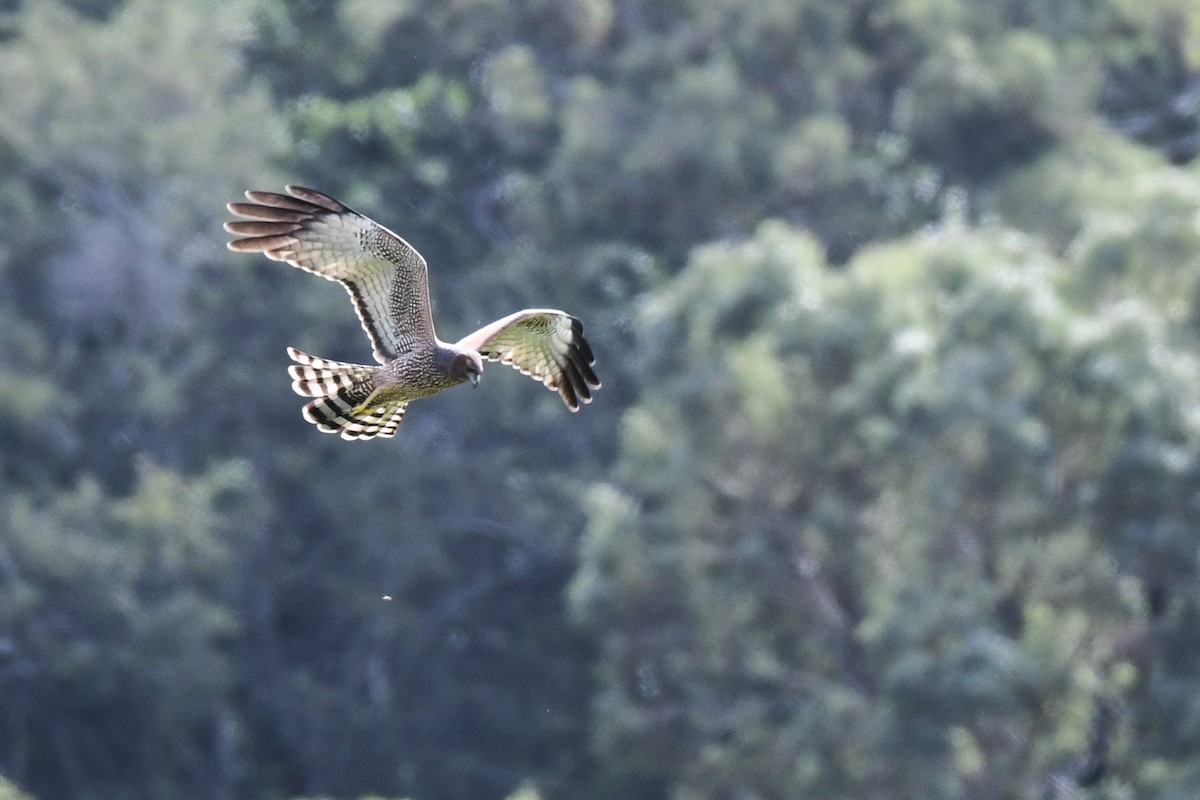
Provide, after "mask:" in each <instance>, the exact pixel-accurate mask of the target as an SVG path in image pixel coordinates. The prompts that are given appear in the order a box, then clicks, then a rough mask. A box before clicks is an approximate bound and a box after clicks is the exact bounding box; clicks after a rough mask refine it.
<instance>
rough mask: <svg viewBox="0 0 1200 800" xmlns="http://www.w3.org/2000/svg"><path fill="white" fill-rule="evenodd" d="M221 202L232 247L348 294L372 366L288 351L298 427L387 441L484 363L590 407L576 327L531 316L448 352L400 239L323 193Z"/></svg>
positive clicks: (419, 263) (567, 318)
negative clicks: (299, 405) (300, 418)
mask: <svg viewBox="0 0 1200 800" xmlns="http://www.w3.org/2000/svg"><path fill="white" fill-rule="evenodd" d="M246 198H247V199H248V200H250V201H251V202H249V203H230V204H229V205H228V208H229V210H230V212H232V213H233V214H234V215H235V216H238V217H243V218H244V219H241V220H235V221H232V222H226V223H225V230H226V231H228V232H229V233H232V234H235V235H237V236H239V237H241V238H237V239H233V240H232V241H230V242H229V249H230V250H235V251H237V252H241V253H262V254H263V255H265V256H266V257H267V258H270V259H273V260H275V261H285V262H287V263H288V264H291V265H292V266H294V267H299V268H300V269H303V270H307V271H308V272H312V273H315V274H317V275H320V276H321V277H323V278H327V279H329V280H331V281H337V282H338V283H340V284H342V286H344V287H346V291H347V292H349V293H350V299H351V300H352V301H353V303H354V310H355V311H356V312H358V318H359V320H361V321H362V326H363V329H364V330H365V331H366V332H367V337H368V338H369V339H370V340H371V347H372V349H373V351H374V353H373V354H374V356H375V360H376V361H377V362H379V366H373V365H367V364H347V363H343V362H341V361H331V360H329V359H326V358H317V357H316V356H311V355H309V354H308V353H302V352H300V351H299V350H297V349H296V348H294V347H289V348H288V351H287V352H288V355H289V356H290V357H291V359H292V361H294V362H296V363H294V364H292V365H291V366H290V367H289V368H288V374H290V375H291V377H292V389H293V390H294V391H295V392H296V393H297V394H299V395H301V396H302V397H311V398H314V399H313V400H312V401H310V402H309V403H308V404H307V405H306V406H304V412H303V413H304V418H305V419H306V420H308V421H309V422H311V423H312V424H314V425H316V426H317V430H320V431H324V432H325V433H339V434H341V437H342V438H343V439H350V440H355V439H371V438H373V437H375V436H381V437H391V436H394V435H395V434H396V429H397V428H398V427H399V425H400V420H401V419H402V418H403V417H404V411H405V409H407V408H408V404H409V403H410V402H412V401H413V400H418V399H420V398H422V397H429V396H431V395H434V394H437V393H438V392H440V391H442V390H443V389H448V388H450V387H451V386H455V385H457V384H460V383H464V382H466V381H470V382H471V384H472V385H475V386H477V385H478V384H479V376H480V375H481V374H482V373H483V361H484V360H485V359H486V360H488V361H498V362H500V363H501V364H509V365H511V366H513V367H515V368H516V369H517V370H519V371H520V372H521V373H523V374H525V375H528V376H530V377H531V378H533V379H535V380H538V381H541V382H542V384H544V385H545V386H547V387H549V388H550V389H552V390H554V391H556V392H558V394H559V396H560V397H562V400H563V402H564V403H566V405H567V408H569V409H570V410H571V411H578V410H579V406H580V404H581V403H590V402H591V400H592V392H593V391H595V390H596V389H599V388H600V380H599V379H598V378H597V377H596V373H595V372H594V371H593V370H592V365H593V364H594V363H595V359H594V358H593V356H592V348H591V347H590V346H589V345H588V343H587V340H586V339H584V338H583V324H582V323H580V321H579V320H578V319H576V318H575V317H572V316H571V315H570V314H567V313H565V312H563V311H557V310H554V309H549V308H528V309H525V310H524V311H518V312H516V313H515V314H509V315H508V316H507V317H504V318H503V319H498V320H496V321H495V322H492V323H491V324H488V325H485V326H483V327H482V328H480V329H479V330H477V331H475V332H474V333H471V334H468V335H467V336H465V337H464V338H462V339H460V340H459V341H457V342H455V343H454V344H449V343H447V342H443V341H442V340H441V339H439V338H438V337H437V334H435V333H434V330H433V314H432V312H431V310H430V306H429V274H428V269H427V267H426V264H425V259H424V258H423V257H422V256H421V254H420V253H418V252H417V251H416V249H415V248H414V247H413V246H412V245H410V244H409V243H408V242H406V241H404V239H402V238H400V237H399V236H397V235H396V234H394V233H392V232H391V231H390V230H388V229H387V228H385V227H383V226H382V225H380V224H379V223H377V222H375V221H374V220H372V219H369V218H368V217H366V216H364V215H362V214H359V213H358V212H357V211H354V210H353V209H351V208H349V207H347V206H346V205H343V204H342V203H340V202H338V201H337V200H334V199H333V198H332V197H329V196H328V195H325V194H322V193H321V192H318V191H314V190H312V189H305V188H303V187H300V186H288V187H287V194H277V193H275V192H257V191H248V192H246Z"/></svg>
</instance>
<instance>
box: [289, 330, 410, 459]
mask: <svg viewBox="0 0 1200 800" xmlns="http://www.w3.org/2000/svg"><path fill="white" fill-rule="evenodd" d="M288 356H290V357H291V359H292V360H293V361H295V362H296V363H295V364H292V365H291V366H290V367H288V374H289V375H291V376H292V390H293V391H295V392H296V394H298V395H301V396H302V397H315V398H316V399H315V400H313V401H312V402H311V403H309V404H308V405H306V406H305V407H304V412H303V413H304V418H305V419H306V420H308V421H309V422H311V423H312V424H314V425H316V426H317V430H319V431H322V432H323V433H340V434H341V436H342V438H343V439H370V438H373V437H375V436H383V437H392V436H395V435H396V428H398V427H399V426H400V420H401V419H402V418H403V417H404V410H405V408H406V407H407V406H408V404H407V403H401V402H396V401H389V400H381V401H380V402H378V403H372V405H371V406H370V407H369V408H363V404H364V403H366V402H367V401H368V400H369V399H370V398H371V395H372V393H373V392H374V391H375V371H376V369H377V368H376V367H370V366H367V365H365V364H347V363H345V362H342V361H330V360H329V359H325V358H317V357H316V356H310V355H309V354H308V353H303V352H301V351H299V350H297V349H296V348H294V347H289V348H288Z"/></svg>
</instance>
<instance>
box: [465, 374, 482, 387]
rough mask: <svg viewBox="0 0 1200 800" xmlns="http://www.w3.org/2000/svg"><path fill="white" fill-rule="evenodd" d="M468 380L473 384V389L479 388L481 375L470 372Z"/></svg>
mask: <svg viewBox="0 0 1200 800" xmlns="http://www.w3.org/2000/svg"><path fill="white" fill-rule="evenodd" d="M467 380H469V381H470V382H471V386H472V387H474V388H476V389H478V388H479V373H478V372H468V373H467Z"/></svg>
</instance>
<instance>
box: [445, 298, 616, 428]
mask: <svg viewBox="0 0 1200 800" xmlns="http://www.w3.org/2000/svg"><path fill="white" fill-rule="evenodd" d="M458 346H459V347H469V348H471V349H472V350H476V351H478V352H479V354H480V355H481V356H483V357H484V358H486V359H487V360H488V361H499V362H500V363H501V364H509V365H511V366H513V367H515V368H516V369H518V370H520V371H521V373H522V374H525V375H528V376H530V377H531V378H534V379H536V380H539V381H541V382H542V383H543V384H544V385H546V386H547V387H549V388H550V389H553V390H555V391H556V392H558V393H559V395H561V396H562V399H563V402H564V403H566V404H567V408H569V409H571V410H572V411H578V410H579V404H580V403H590V402H592V392H593V391H594V390H596V389H599V388H600V379H599V378H597V377H596V373H595V372H594V371H593V370H592V365H593V364H595V363H596V359H595V358H594V357H593V356H592V348H591V347H590V346H589V345H588V343H587V340H586V339H584V338H583V323H581V322H580V321H579V320H577V319H575V318H574V317H572V316H571V315H569V314H566V313H564V312H562V311H555V310H554V309H550V308H529V309H526V310H524V311H518V312H517V313H515V314H509V315H508V316H507V317H505V318H504V319H498V320H496V321H495V322H493V323H491V324H490V325H485V326H484V327H482V328H480V329H479V330H477V331H475V332H474V333H472V334H470V335H469V336H467V337H465V338H464V339H462V341H460V342H458Z"/></svg>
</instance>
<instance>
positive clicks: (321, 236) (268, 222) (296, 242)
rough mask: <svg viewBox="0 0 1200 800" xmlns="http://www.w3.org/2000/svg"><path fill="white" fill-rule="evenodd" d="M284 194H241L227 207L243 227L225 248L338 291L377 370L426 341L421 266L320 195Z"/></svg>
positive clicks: (411, 253)
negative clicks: (346, 296) (348, 302)
mask: <svg viewBox="0 0 1200 800" xmlns="http://www.w3.org/2000/svg"><path fill="white" fill-rule="evenodd" d="M287 192H288V193H287V194H286V195H283V194H276V193H275V192H254V191H250V192H246V197H247V198H248V199H249V200H251V201H253V202H250V203H230V204H229V206H228V208H229V210H230V211H231V212H232V213H233V214H235V215H236V216H239V217H244V218H245V220H244V221H243V220H236V221H234V222H226V223H225V230H227V231H228V232H229V233H233V234H237V235H238V236H241V237H243V238H240V239H234V240H232V241H231V242H229V249H230V250H236V251H238V252H242V253H262V254H264V255H265V256H266V257H267V258H271V259H274V260H276V261H286V262H287V263H289V264H291V265H292V266H294V267H299V268H300V269H303V270H307V271H309V272H313V273H316V274H317V275H320V276H322V277H324V278H328V279H329V280H331V281H338V282H340V283H341V284H342V285H343V286H345V287H346V291H348V292H349V293H350V298H351V299H352V300H353V301H354V310H355V311H356V312H358V318H359V319H360V320H362V326H363V330H365V331H366V332H367V336H368V337H370V339H371V347H372V348H373V349H374V351H375V359H376V360H377V361H379V363H381V364H382V363H385V361H387V360H388V359H391V358H395V357H396V356H398V355H399V354H401V353H404V352H406V351H408V350H411V349H412V348H413V347H414V346H415V345H417V344H419V343H423V342H432V341H433V340H434V332H433V315H432V313H431V312H430V309H429V274H428V269H427V268H426V266H425V259H424V258H422V257H421V254H420V253H418V252H417V251H416V249H415V248H413V246H412V245H410V244H409V243H408V242H406V241H404V240H403V239H401V238H400V237H399V236H397V235H396V234H394V233H392V232H391V231H389V230H388V229H387V228H385V227H383V226H382V225H380V224H379V223H377V222H375V221H374V220H372V219H369V218H368V217H365V216H363V215H362V214H359V213H358V212H357V211H354V210H353V209H351V208H349V207H347V206H345V205H343V204H342V203H340V202H338V201H337V200H334V199H333V198H332V197H329V196H328V195H324V194H321V193H320V192H317V191H314V190H312V189H305V188H303V187H300V186H288V187H287Z"/></svg>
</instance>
